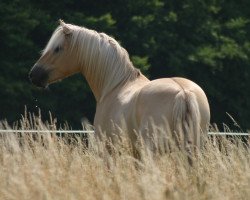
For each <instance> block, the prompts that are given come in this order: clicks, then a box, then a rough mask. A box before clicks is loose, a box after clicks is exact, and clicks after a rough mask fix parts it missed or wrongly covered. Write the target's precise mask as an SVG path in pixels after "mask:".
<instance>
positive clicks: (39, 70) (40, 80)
mask: <svg viewBox="0 0 250 200" xmlns="http://www.w3.org/2000/svg"><path fill="white" fill-rule="evenodd" d="M29 78H30V81H31V82H32V83H33V84H34V85H36V86H37V87H42V88H45V87H46V85H47V80H48V78H49V73H48V71H47V70H45V69H43V67H42V66H38V65H35V66H34V67H33V68H32V69H31V71H30V73H29Z"/></svg>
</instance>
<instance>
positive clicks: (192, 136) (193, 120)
mask: <svg viewBox="0 0 250 200" xmlns="http://www.w3.org/2000/svg"><path fill="white" fill-rule="evenodd" d="M200 122H201V117H200V110H199V106H198V102H197V99H196V96H195V94H194V93H193V92H192V91H188V90H181V91H179V92H178V93H177V95H176V96H175V102H174V106H173V125H174V127H173V128H174V134H175V138H176V139H177V144H178V145H179V147H180V148H182V149H183V147H184V149H185V150H186V151H187V153H188V155H189V161H190V162H192V160H191V158H190V156H191V155H192V152H193V150H194V149H195V148H200V145H201V135H200V134H201V131H200Z"/></svg>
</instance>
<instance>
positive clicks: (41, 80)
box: [29, 20, 80, 87]
mask: <svg viewBox="0 0 250 200" xmlns="http://www.w3.org/2000/svg"><path fill="white" fill-rule="evenodd" d="M72 31H73V29H72V27H71V26H70V25H68V24H65V23H64V22H63V21H61V20H60V26H59V27H58V28H57V29H56V30H55V32H54V33H53V35H52V37H51V38H50V40H49V42H48V44H47V46H46V48H45V49H44V51H43V53H42V56H41V57H40V58H39V60H38V61H37V62H36V64H35V65H34V66H33V68H32V69H31V71H30V74H29V77H30V80H31V82H32V83H33V84H35V85H36V86H38V87H46V86H47V85H49V84H50V83H52V82H55V81H58V80H60V79H63V78H65V77H67V76H70V75H72V74H74V73H76V72H79V71H80V66H79V65H78V63H77V59H75V57H74V56H73V55H74V50H73V49H71V48H70V40H71V35H72Z"/></svg>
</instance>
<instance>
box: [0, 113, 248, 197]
mask: <svg viewBox="0 0 250 200" xmlns="http://www.w3.org/2000/svg"><path fill="white" fill-rule="evenodd" d="M19 126H20V127H21V128H23V129H27V130H28V129H40V130H48V129H49V130H55V129H56V125H55V120H51V121H50V122H47V123H42V122H41V120H40V119H39V118H35V119H34V118H30V119H29V120H27V117H24V118H23V120H22V122H21V123H20V124H19ZM0 128H1V129H3V128H4V129H10V127H8V125H7V124H6V123H2V124H1V125H0ZM52 132H53V131H52ZM52 132H51V133H52ZM205 139H206V147H205V148H204V149H203V151H202V152H200V153H199V154H198V155H197V156H196V157H195V158H194V160H193V166H192V167H191V166H190V165H189V164H188V162H187V158H186V155H185V153H183V152H180V151H178V150H177V149H175V150H173V151H172V153H161V151H156V152H154V153H152V152H151V151H150V150H148V149H147V148H146V147H145V146H144V145H143V144H141V146H140V150H139V151H140V155H141V158H140V159H139V160H138V159H135V158H134V156H133V151H132V149H131V144H130V141H129V138H128V137H127V135H126V134H123V135H122V138H121V141H120V142H119V143H118V144H115V145H113V146H112V154H110V153H109V151H108V150H107V148H106V143H107V142H104V141H108V140H107V139H105V137H104V138H103V140H102V141H99V140H96V139H95V138H94V137H90V141H89V148H88V149H86V146H85V145H84V143H82V139H81V138H75V140H74V142H71V143H70V144H69V141H68V140H67V138H64V139H62V138H58V137H56V136H55V135H54V134H43V135H39V136H37V135H34V134H33V135H32V134H23V135H17V134H14V133H8V134H3V133H0V199H84V200H85V199H86V200H87V199H116V200H117V199H148V200H153V199H181V200H183V199H249V198H250V189H249V188H250V167H249V166H250V154H249V153H250V152H249V148H248V147H246V145H245V144H243V143H242V142H241V140H240V139H235V140H234V142H233V143H232V142H231V141H229V140H227V139H226V138H225V137H222V138H221V140H220V143H219V144H220V145H218V144H217V143H213V142H211V140H209V139H208V138H205ZM172 149H174V148H172Z"/></svg>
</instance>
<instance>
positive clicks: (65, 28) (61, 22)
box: [59, 19, 72, 35]
mask: <svg viewBox="0 0 250 200" xmlns="http://www.w3.org/2000/svg"><path fill="white" fill-rule="evenodd" d="M59 23H60V25H61V26H62V28H63V32H64V34H65V35H69V34H71V32H72V30H71V28H70V27H69V26H68V25H67V24H65V23H64V21H63V20H61V19H59Z"/></svg>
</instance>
